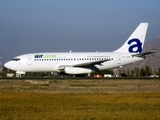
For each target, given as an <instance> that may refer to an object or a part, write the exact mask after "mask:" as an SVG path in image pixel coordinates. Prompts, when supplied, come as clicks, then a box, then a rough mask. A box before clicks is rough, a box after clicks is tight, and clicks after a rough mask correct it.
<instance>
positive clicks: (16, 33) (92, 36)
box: [0, 0, 160, 64]
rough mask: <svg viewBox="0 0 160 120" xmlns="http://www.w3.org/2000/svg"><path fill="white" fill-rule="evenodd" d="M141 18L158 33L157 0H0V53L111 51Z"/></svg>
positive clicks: (8, 56) (7, 55)
mask: <svg viewBox="0 0 160 120" xmlns="http://www.w3.org/2000/svg"><path fill="white" fill-rule="evenodd" d="M141 22H148V23H149V28H148V31H147V36H146V42H149V41H150V40H153V39H155V38H157V37H158V36H159V35H160V0H152V1H151V0H132V1H131V0H120V1H119V0H0V57H2V64H4V63H5V62H7V61H9V60H10V59H12V58H13V57H15V56H18V55H21V54H26V53H38V52H69V51H70V50H72V51H73V52H95V51H99V52H101V51H102V52H105V51H114V50H116V49H117V48H119V47H120V46H121V45H122V44H123V43H124V42H125V41H126V39H128V37H129V36H130V35H131V33H132V32H133V31H134V30H135V28H136V27H137V26H138V25H139V24H140V23H141Z"/></svg>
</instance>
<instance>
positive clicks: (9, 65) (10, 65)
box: [4, 61, 12, 69]
mask: <svg viewBox="0 0 160 120" xmlns="http://www.w3.org/2000/svg"><path fill="white" fill-rule="evenodd" d="M4 67H6V68H8V69H11V67H12V64H11V62H10V61H9V62H7V63H5V64H4Z"/></svg>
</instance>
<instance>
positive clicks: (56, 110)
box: [0, 80, 160, 120]
mask: <svg viewBox="0 0 160 120" xmlns="http://www.w3.org/2000/svg"><path fill="white" fill-rule="evenodd" d="M159 111H160V81H158V80H116V81H113V80H65V81H64V80H48V81H36V80H34V81H33V80H32V81H30V80H28V81H27V80H25V81H23V80H1V81H0V119H2V120H17V119H18V120H19V119H23V120H28V119H32V120H39V119H40V120H41V119H46V120H59V119H60V120H62V119H63V120H70V119H73V120H106V119H109V120H112V119H114V120H115V119H121V120H128V119H130V120H141V119H143V120H146V119H147V120H159V119H160V114H159Z"/></svg>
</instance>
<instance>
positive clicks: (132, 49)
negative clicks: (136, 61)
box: [128, 38, 142, 53]
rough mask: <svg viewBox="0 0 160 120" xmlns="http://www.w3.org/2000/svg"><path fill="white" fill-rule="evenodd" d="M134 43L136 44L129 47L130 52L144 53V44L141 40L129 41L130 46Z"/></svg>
mask: <svg viewBox="0 0 160 120" xmlns="http://www.w3.org/2000/svg"><path fill="white" fill-rule="evenodd" d="M132 42H134V43H136V44H133V45H131V46H130V47H129V49H128V51H129V52H131V53H141V52H142V43H141V41H140V40H139V39H137V38H135V39H131V40H129V41H128V44H129V45H130V44H131V43H132Z"/></svg>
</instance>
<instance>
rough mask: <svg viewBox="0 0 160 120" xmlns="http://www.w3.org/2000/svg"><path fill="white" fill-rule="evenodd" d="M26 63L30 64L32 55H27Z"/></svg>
mask: <svg viewBox="0 0 160 120" xmlns="http://www.w3.org/2000/svg"><path fill="white" fill-rule="evenodd" d="M27 65H32V56H31V55H28V56H27Z"/></svg>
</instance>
